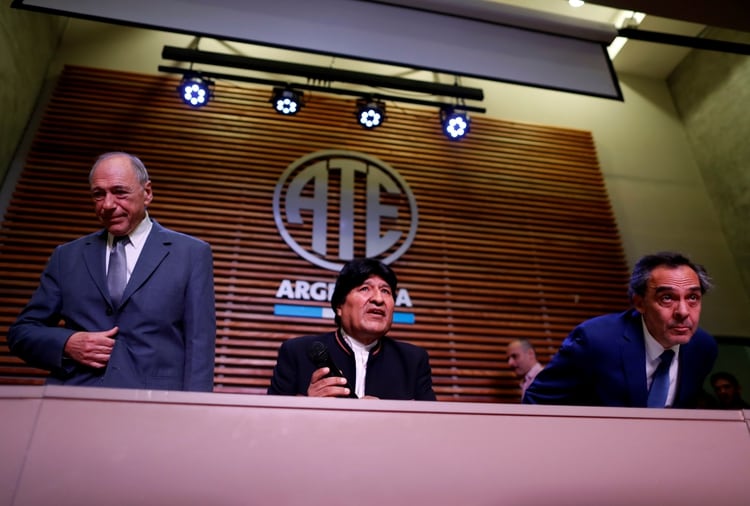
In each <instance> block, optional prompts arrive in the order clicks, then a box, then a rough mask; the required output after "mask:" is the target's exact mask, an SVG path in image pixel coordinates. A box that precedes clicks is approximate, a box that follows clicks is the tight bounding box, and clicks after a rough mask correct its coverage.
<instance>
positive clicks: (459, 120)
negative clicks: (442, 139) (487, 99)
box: [440, 107, 471, 141]
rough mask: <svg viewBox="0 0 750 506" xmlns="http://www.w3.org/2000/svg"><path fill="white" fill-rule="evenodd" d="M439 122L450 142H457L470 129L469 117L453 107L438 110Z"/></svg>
mask: <svg viewBox="0 0 750 506" xmlns="http://www.w3.org/2000/svg"><path fill="white" fill-rule="evenodd" d="M440 122H441V123H442V126H443V133H445V136H446V137H448V138H449V139H450V140H453V141H457V140H459V139H461V138H463V137H464V136H465V135H466V134H467V133H469V129H470V127H471V120H470V119H469V115H468V114H467V113H466V112H464V111H460V110H458V109H455V108H453V107H446V108H443V109H441V110H440Z"/></svg>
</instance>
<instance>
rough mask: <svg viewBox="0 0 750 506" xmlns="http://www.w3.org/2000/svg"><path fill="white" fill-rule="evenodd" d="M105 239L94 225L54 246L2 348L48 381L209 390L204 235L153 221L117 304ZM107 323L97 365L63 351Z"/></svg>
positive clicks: (210, 296)
mask: <svg viewBox="0 0 750 506" xmlns="http://www.w3.org/2000/svg"><path fill="white" fill-rule="evenodd" d="M106 243H107V231H106V230H100V231H98V232H95V233H93V234H90V235H88V236H85V237H82V238H80V239H77V240H75V241H72V242H69V243H66V244H63V245H61V246H58V247H57V248H56V249H55V251H54V252H53V253H52V256H51V257H50V259H49V262H48V264H47V266H46V268H45V269H44V272H43V273H42V277H41V281H40V284H39V287H38V288H37V289H36V291H35V292H34V294H33V295H32V297H31V300H30V301H29V303H28V305H27V306H26V307H25V308H24V309H23V311H22V312H21V314H20V315H19V317H18V319H17V320H16V322H15V323H14V324H13V325H12V326H11V327H10V331H9V333H8V344H9V346H10V349H11V351H12V352H13V353H15V354H16V355H18V356H19V357H21V358H23V359H24V360H26V361H27V362H28V363H30V364H32V365H34V366H36V367H40V368H42V369H46V370H48V371H50V376H49V378H48V380H47V381H48V383H52V384H66V385H92V386H102V387H122V388H142V389H163V390H194V391H211V390H212V389H213V369H214V354H215V342H216V314H215V302H214V284H213V256H212V254H211V248H210V246H209V245H208V243H206V242H204V241H201V240H199V239H196V238H194V237H190V236H188V235H185V234H181V233H178V232H175V231H172V230H169V229H167V228H164V227H162V226H161V225H159V224H158V223H157V222H156V221H153V227H152V229H151V232H150V233H149V236H148V238H147V239H146V243H145V244H144V246H143V250H142V251H141V255H140V257H139V258H138V262H137V264H136V266H135V268H134V270H133V273H132V275H131V277H130V280H129V281H128V284H127V286H126V287H125V292H124V293H123V296H122V302H121V303H120V305H119V306H118V307H113V306H112V303H111V302H110V297H109V293H108V291H107V280H106V273H105V252H106ZM115 325H117V326H118V327H119V328H120V331H119V333H118V335H117V336H116V341H115V346H114V348H113V350H112V355H111V357H110V360H109V363H108V365H107V367H106V368H103V369H93V368H90V367H86V366H83V365H81V364H78V363H77V362H74V361H73V360H71V359H69V358H65V357H63V349H64V346H65V343H66V341H67V340H68V338H69V337H70V336H71V335H72V334H73V333H74V332H76V331H103V330H108V329H110V328H112V327H114V326H115Z"/></svg>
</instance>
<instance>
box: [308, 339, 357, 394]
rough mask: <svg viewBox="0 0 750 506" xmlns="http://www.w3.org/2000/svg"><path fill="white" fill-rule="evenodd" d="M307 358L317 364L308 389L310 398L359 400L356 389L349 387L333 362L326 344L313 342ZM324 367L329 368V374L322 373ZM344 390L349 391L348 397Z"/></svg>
mask: <svg viewBox="0 0 750 506" xmlns="http://www.w3.org/2000/svg"><path fill="white" fill-rule="evenodd" d="M307 356H308V358H309V359H310V360H311V361H312V363H313V364H315V372H313V375H312V378H311V379H310V386H309V387H308V388H307V395H308V396H310V397H349V398H352V399H357V398H358V397H357V394H355V393H354V389H353V388H351V387H350V386H349V383H348V382H347V380H346V377H345V376H344V374H343V373H342V372H341V369H339V368H338V367H337V366H336V364H335V363H334V362H333V359H332V358H331V355H330V354H329V353H328V348H326V345H325V344H323V343H321V342H320V341H315V342H313V343H312V345H310V348H308V350H307ZM323 367H327V368H328V370H329V372H328V373H321V372H320V369H321V368H323ZM344 389H348V390H349V394H348V395H347V394H346V390H344Z"/></svg>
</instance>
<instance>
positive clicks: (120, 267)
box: [107, 235, 130, 306]
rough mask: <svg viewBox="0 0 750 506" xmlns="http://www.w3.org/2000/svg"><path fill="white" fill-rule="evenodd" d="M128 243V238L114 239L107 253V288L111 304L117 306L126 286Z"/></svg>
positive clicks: (124, 236)
mask: <svg viewBox="0 0 750 506" xmlns="http://www.w3.org/2000/svg"><path fill="white" fill-rule="evenodd" d="M129 242H130V239H128V236H126V235H123V236H119V237H115V239H114V241H113V243H112V250H111V251H110V253H109V269H108V270H107V288H108V289H109V296H110V297H111V298H112V304H114V305H115V306H118V305H119V304H120V299H121V298H122V292H124V291H125V285H127V284H128V264H127V262H126V261H125V245H126V244H128V243H129Z"/></svg>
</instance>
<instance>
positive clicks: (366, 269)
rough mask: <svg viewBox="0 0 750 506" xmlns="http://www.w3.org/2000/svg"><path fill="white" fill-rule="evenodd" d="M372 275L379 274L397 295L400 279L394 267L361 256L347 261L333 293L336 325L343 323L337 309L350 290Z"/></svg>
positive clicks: (394, 294) (340, 272)
mask: <svg viewBox="0 0 750 506" xmlns="http://www.w3.org/2000/svg"><path fill="white" fill-rule="evenodd" d="M370 276H379V277H381V278H383V280H384V281H385V282H386V283H388V286H390V287H391V295H392V296H393V297H395V296H396V285H397V284H398V279H397V278H396V273H395V272H393V269H391V268H390V267H388V266H387V265H386V264H384V263H383V262H381V261H380V260H375V259H373V258H360V259H354V260H351V261H349V262H347V263H346V264H345V265H344V266H343V267H342V268H341V271H339V276H338V278H337V279H336V287H335V288H334V289H333V295H331V308H333V313H334V315H335V317H334V318H335V319H336V325H337V326H338V325H341V318H339V315H338V314H336V309H337V308H338V307H339V306H341V304H343V303H344V300H345V299H346V296H347V295H349V292H351V291H352V290H354V289H355V288H357V287H358V286H360V285H361V284H362V283H364V282H365V281H367V279H368V278H369V277H370Z"/></svg>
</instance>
